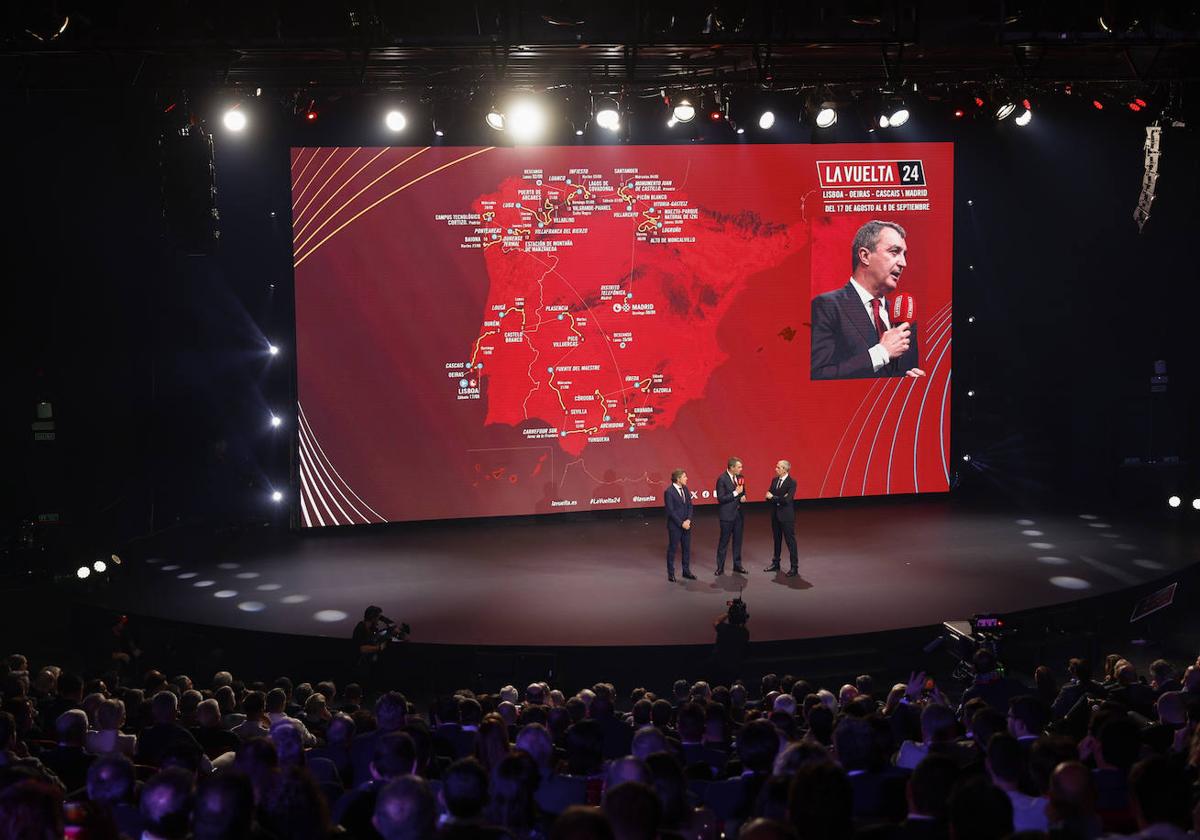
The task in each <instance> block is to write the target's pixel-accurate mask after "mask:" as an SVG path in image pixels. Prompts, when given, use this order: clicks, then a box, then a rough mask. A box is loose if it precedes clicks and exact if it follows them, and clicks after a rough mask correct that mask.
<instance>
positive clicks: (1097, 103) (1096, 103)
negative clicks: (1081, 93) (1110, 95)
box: [1092, 99, 1104, 111]
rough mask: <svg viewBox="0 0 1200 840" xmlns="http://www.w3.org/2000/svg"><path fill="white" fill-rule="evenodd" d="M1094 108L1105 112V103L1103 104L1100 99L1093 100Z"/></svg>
mask: <svg viewBox="0 0 1200 840" xmlns="http://www.w3.org/2000/svg"><path fill="white" fill-rule="evenodd" d="M1092 107H1093V108H1095V109H1096V110H1097V111H1103V110H1104V103H1103V102H1101V101H1100V100H1099V99H1093V100H1092Z"/></svg>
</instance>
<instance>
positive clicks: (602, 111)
mask: <svg viewBox="0 0 1200 840" xmlns="http://www.w3.org/2000/svg"><path fill="white" fill-rule="evenodd" d="M594 108H595V111H594V114H595V116H594V119H595V120H596V125H598V126H600V127H601V128H603V129H604V130H605V131H616V130H617V129H618V128H620V127H621V110H620V106H619V105H618V104H617V101H616V100H615V99H609V98H607V97H605V98H604V99H600V100H597V102H596V105H595V106H594ZM578 133H580V134H582V133H583V132H582V131H581V132H578Z"/></svg>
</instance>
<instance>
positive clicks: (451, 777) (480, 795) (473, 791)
mask: <svg viewBox="0 0 1200 840" xmlns="http://www.w3.org/2000/svg"><path fill="white" fill-rule="evenodd" d="M442 801H443V803H444V804H445V806H446V810H447V811H448V812H449V814H450V816H451V817H452V818H453V819H455V820H459V821H471V820H478V819H479V817H480V816H481V815H482V814H483V809H484V806H486V805H487V801H488V774H487V771H486V770H484V769H483V765H482V764H480V763H479V762H478V761H476V760H475V759H474V758H462V759H459V760H458V761H456V762H454V763H453V764H451V765H450V767H449V768H447V769H446V772H445V773H444V774H443V775H442Z"/></svg>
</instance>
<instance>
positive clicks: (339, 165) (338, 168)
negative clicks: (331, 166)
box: [292, 146, 362, 219]
mask: <svg viewBox="0 0 1200 840" xmlns="http://www.w3.org/2000/svg"><path fill="white" fill-rule="evenodd" d="M361 151H362V146H359V147H358V148H356V149H355V150H354V151H353V152H351V153H350V154H348V155H346V159H345V160H344V161H342V162H341V163H339V164H338V166H337V169H335V170H333V171H332V172H330V173H329V177H328V178H326V179H325V182H324V183H323V184H321V186H319V187H317V191H316V192H315V193H313V194H312V197H311V198H309V200H308V204H305V205H304V206H303V207H301V208H300V212H299V213H296V214H295V216H294V218H295V219H299V218H300V217H301V216H303V215H304V213H305V211H307V210H308V208H309V207H311V206H312V203H313V202H314V201H316V200H317V196H319V195H320V194H321V190H323V189H325V187H327V186H329V182H330V181H332V180H333V176H335V175H337V174H338V173H339V172H341V171H342V167H343V166H345V165H346V164H347V163H349V162H350V159H351V158H353V157H354V156H355V155H356V154H358V153H359V152H361ZM338 189H341V187H339V188H338ZM336 194H337V191H336V190H335V191H334V195H336ZM330 198H333V196H330ZM321 206H322V207H324V206H325V205H321ZM295 207H296V206H295V205H294V204H293V205H292V209H293V210H294V209H295Z"/></svg>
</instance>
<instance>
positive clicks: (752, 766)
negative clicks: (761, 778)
mask: <svg viewBox="0 0 1200 840" xmlns="http://www.w3.org/2000/svg"><path fill="white" fill-rule="evenodd" d="M778 753H779V733H778V731H777V730H776V729H775V727H774V726H773V725H772V724H771V723H769V722H768V721H765V720H754V721H751V722H750V723H748V724H746V725H745V726H744V727H742V731H741V734H740V735H739V736H738V757H739V758H741V760H742V766H743V767H744V768H745V769H746V770H752V771H754V772H755V773H760V774H769V773H770V772H771V767H772V765H773V764H774V763H775V756H776V755H777V754H778Z"/></svg>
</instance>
